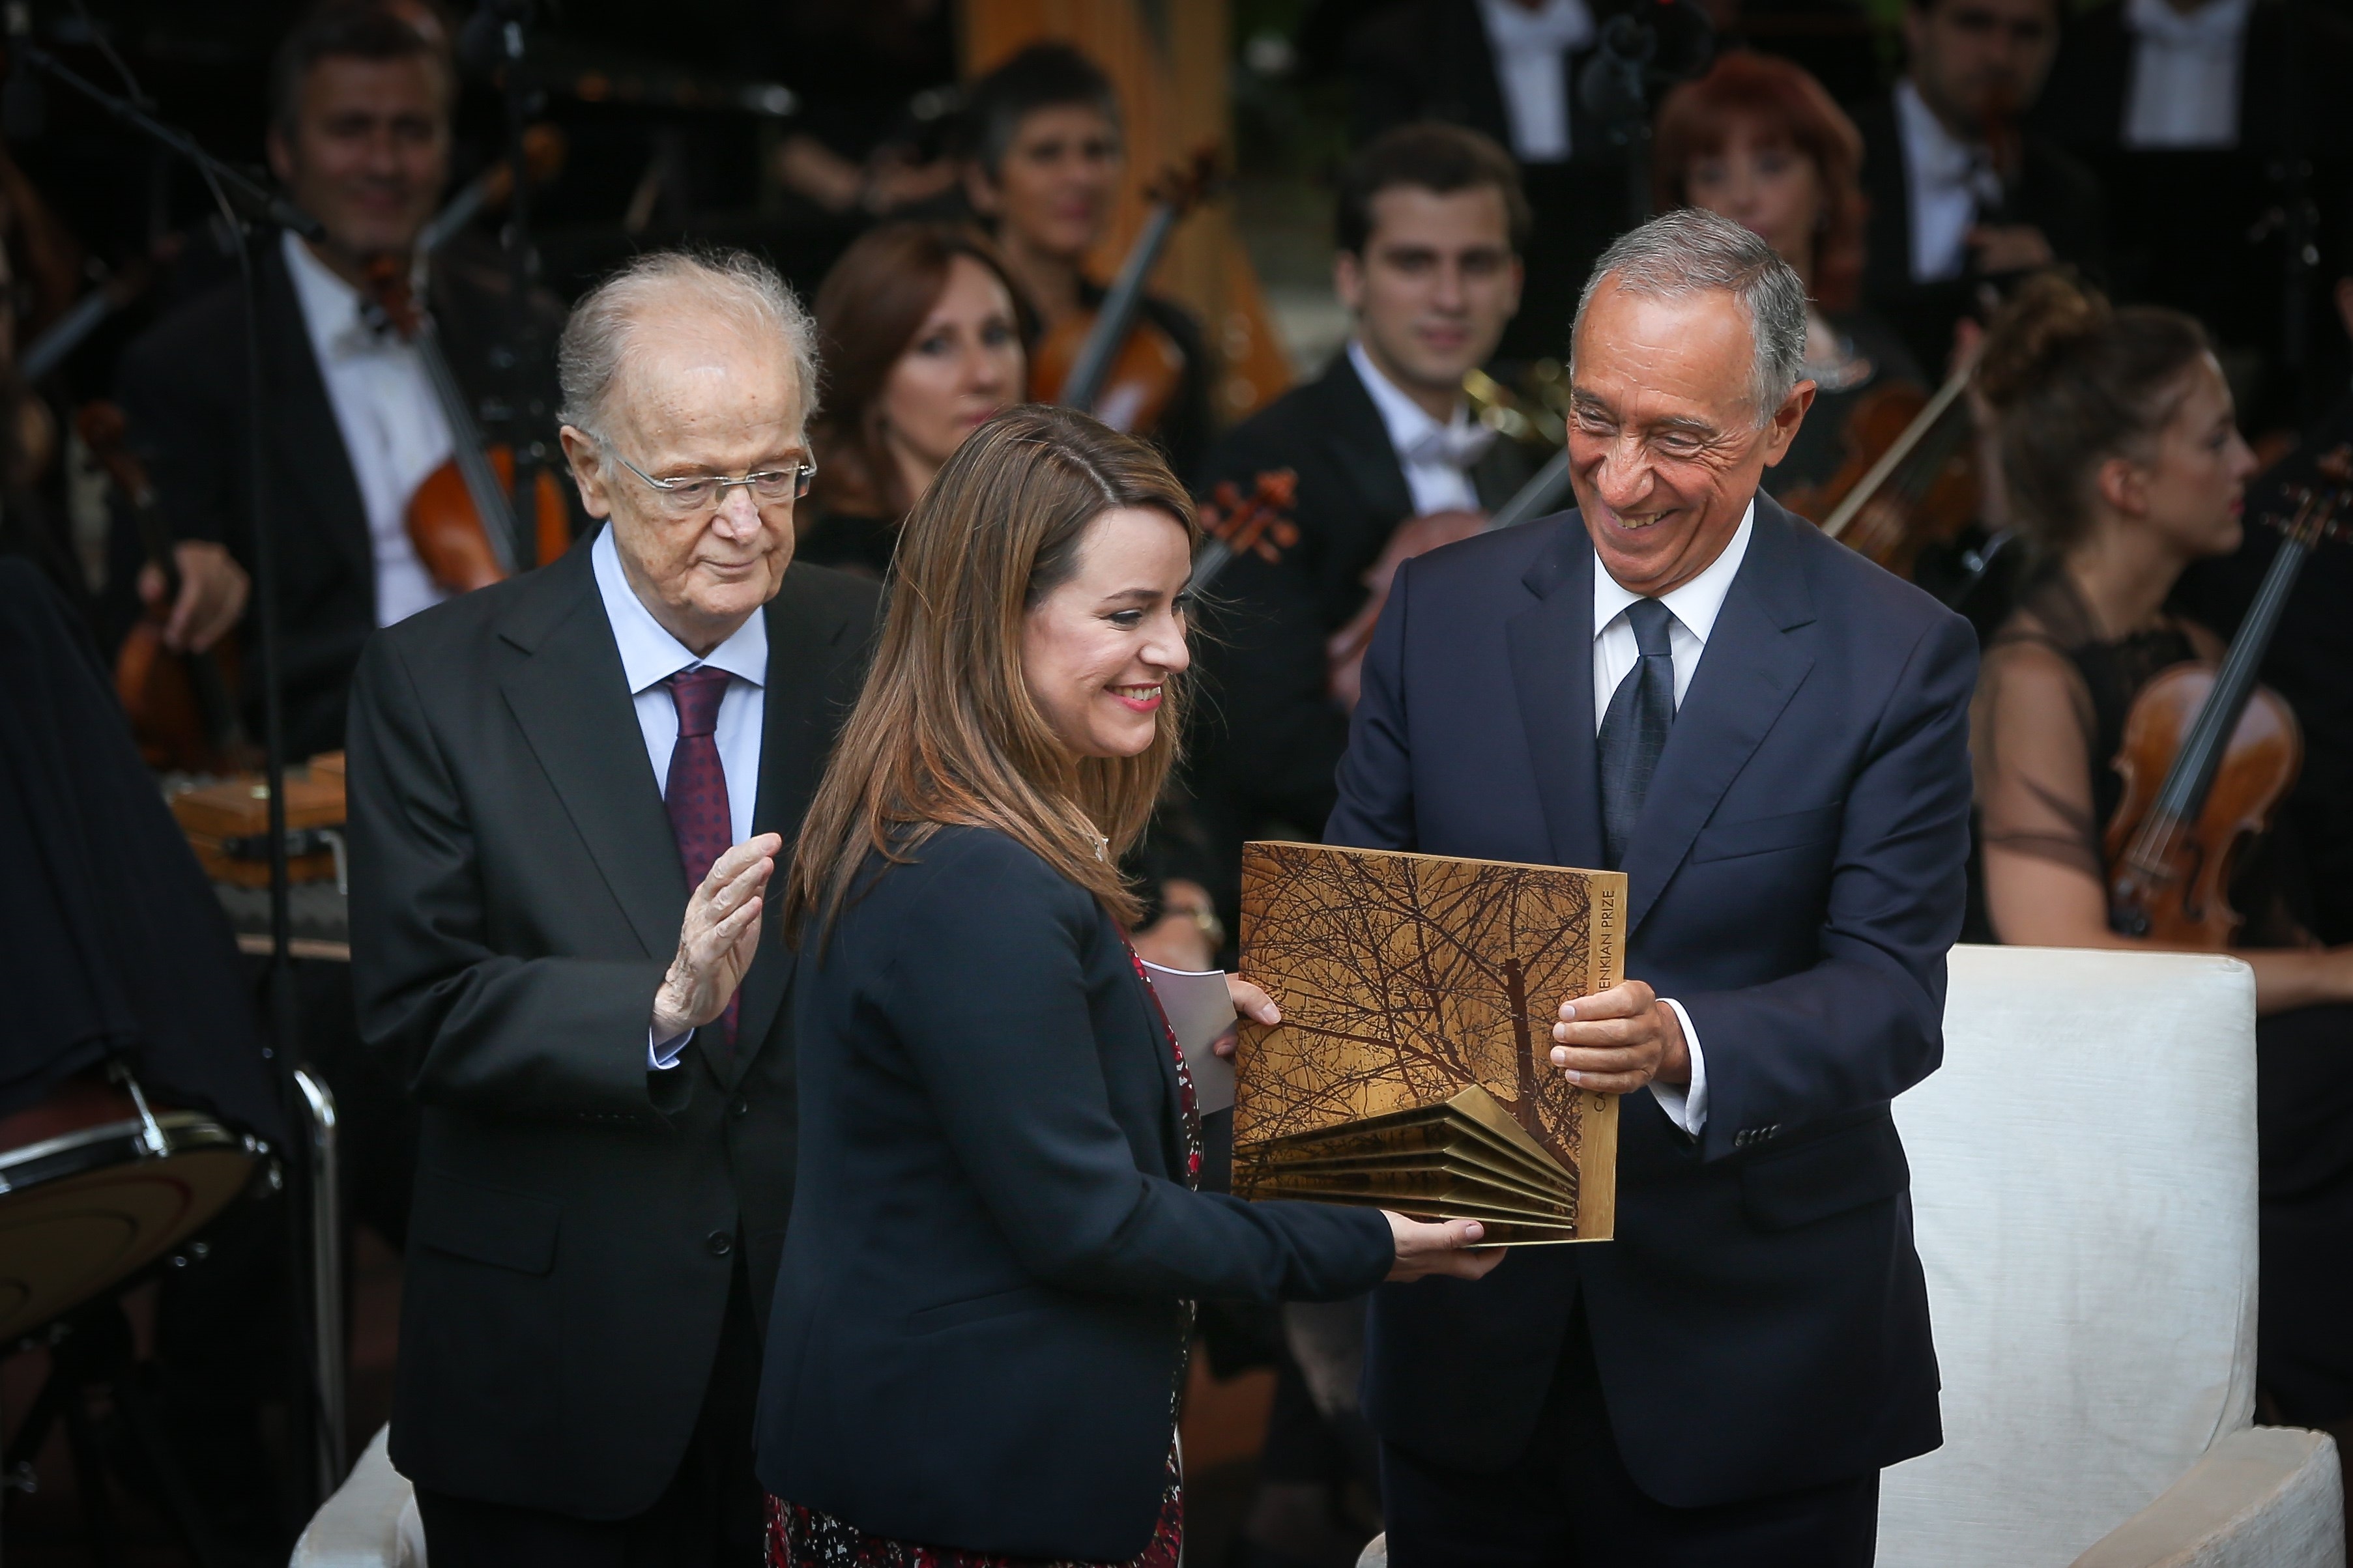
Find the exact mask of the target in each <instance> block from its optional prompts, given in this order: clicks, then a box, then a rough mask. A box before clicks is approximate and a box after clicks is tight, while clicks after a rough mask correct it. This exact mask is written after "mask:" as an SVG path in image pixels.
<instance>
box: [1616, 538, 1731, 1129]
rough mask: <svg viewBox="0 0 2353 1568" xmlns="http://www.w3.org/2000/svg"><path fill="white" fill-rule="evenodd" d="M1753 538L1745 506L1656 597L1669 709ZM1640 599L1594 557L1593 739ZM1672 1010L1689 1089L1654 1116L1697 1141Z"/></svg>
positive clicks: (1624, 668) (1655, 1086)
mask: <svg viewBox="0 0 2353 1568" xmlns="http://www.w3.org/2000/svg"><path fill="white" fill-rule="evenodd" d="M1756 531H1757V503H1756V502H1755V501H1754V500H1751V501H1750V502H1749V503H1748V510H1747V511H1746V512H1745V513H1743V514H1742V515H1741V519H1740V526H1739V527H1738V528H1737V529H1736V530H1734V531H1733V534H1732V542H1730V543H1729V544H1726V545H1725V547H1724V553H1723V554H1721V555H1718V556H1717V557H1716V558H1715V560H1714V561H1712V562H1710V563H1708V566H1707V569H1706V570H1705V571H1704V572H1702V573H1701V574H1699V575H1698V576H1696V577H1694V578H1693V579H1692V580H1691V581H1690V582H1688V583H1686V584H1683V586H1682V587H1680V588H1677V589H1675V590H1674V591H1673V592H1672V593H1669V594H1662V595H1659V603H1661V604H1662V605H1665V606H1666V607H1667V610H1668V612H1669V614H1671V615H1672V616H1673V617H1674V618H1673V619H1672V620H1670V621H1669V622H1668V623H1667V651H1668V653H1669V655H1670V656H1671V657H1672V658H1673V660H1674V667H1675V706H1676V708H1678V709H1681V708H1682V707H1683V693H1684V692H1686V691H1688V690H1690V689H1691V683H1692V677H1693V675H1694V674H1695V673H1696V672H1697V671H1698V669H1699V661H1700V658H1701V656H1702V655H1703V654H1704V653H1706V652H1707V638H1708V634H1709V633H1711V632H1713V631H1714V630H1715V617H1716V616H1717V614H1718V612H1720V611H1721V610H1723V608H1724V596H1725V595H1726V594H1729V593H1730V592H1731V591H1732V580H1733V579H1734V578H1735V577H1737V576H1738V575H1740V563H1741V562H1742V561H1744V560H1746V558H1747V555H1748V540H1749V536H1750V535H1751V534H1753V533H1755V532H1756ZM1639 598H1641V595H1639V594H1636V593H1634V592H1632V591H1631V590H1630V589H1628V588H1626V587H1624V586H1623V585H1621V584H1620V583H1619V581H1618V580H1617V579H1616V578H1615V577H1612V576H1611V575H1609V573H1608V572H1607V571H1606V570H1604V569H1603V567H1602V565H1601V562H1600V558H1599V556H1597V557H1595V559H1594V563H1593V727H1594V731H1595V732H1596V733H1599V731H1600V728H1601V721H1602V720H1603V719H1604V718H1605V717H1607V716H1608V714H1609V699H1610V698H1611V697H1613V696H1615V695H1616V694H1617V691H1618V688H1619V686H1620V683H1622V682H1623V681H1624V680H1625V679H1626V677H1627V676H1628V675H1629V674H1630V673H1632V671H1633V668H1634V665H1635V661H1636V660H1638V659H1639V658H1641V653H1642V650H1641V647H1638V646H1637V645H1636V643H1635V641H1634V625H1633V623H1632V622H1631V621H1630V620H1628V619H1627V618H1626V606H1627V605H1630V604H1632V603H1633V602H1634V601H1635V600H1636V599H1639ZM1660 1000H1661V1001H1662V1002H1665V1003H1666V1005H1668V1006H1670V1007H1672V1008H1673V1009H1674V1010H1675V1017H1676V1019H1677V1020H1678V1021H1679V1022H1681V1023H1682V1025H1683V1043H1684V1044H1685V1045H1687V1046H1689V1047H1691V1068H1692V1074H1691V1082H1690V1083H1689V1084H1688V1085H1687V1086H1685V1087H1683V1088H1681V1089H1678V1088H1675V1087H1674V1086H1672V1085H1671V1084H1663V1083H1656V1082H1654V1083H1652V1084H1651V1093H1652V1094H1654V1095H1656V1096H1658V1100H1659V1106H1660V1109H1662V1110H1664V1111H1665V1112H1666V1113H1667V1116H1668V1118H1669V1120H1671V1121H1673V1122H1674V1124H1675V1125H1676V1126H1678V1127H1680V1128H1682V1129H1683V1131H1686V1132H1688V1133H1690V1134H1691V1135H1692V1136H1693V1137H1694V1138H1696V1137H1698V1136H1699V1131H1700V1129H1701V1128H1702V1127H1704V1126H1705V1125H1706V1124H1707V1058H1705V1057H1703V1056H1702V1055H1700V1049H1699V1030H1698V1029H1697V1028H1695V1027H1694V1026H1693V1024H1692V1020H1691V1015H1690V1014H1689V1013H1686V1012H1684V1011H1683V1004H1682V1003H1680V1002H1677V1001H1675V1000H1673V999H1672V998H1671V997H1661V998H1660Z"/></svg>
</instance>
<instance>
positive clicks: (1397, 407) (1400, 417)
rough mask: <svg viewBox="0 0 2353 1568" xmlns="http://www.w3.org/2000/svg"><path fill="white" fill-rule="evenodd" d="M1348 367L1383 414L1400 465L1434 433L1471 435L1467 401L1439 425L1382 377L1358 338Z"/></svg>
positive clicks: (1459, 400) (1352, 343)
mask: <svg viewBox="0 0 2353 1568" xmlns="http://www.w3.org/2000/svg"><path fill="white" fill-rule="evenodd" d="M1348 363H1350V364H1352V365H1354V366H1356V379H1357V380H1358V381H1361V382H1363V383H1364V384H1365V391H1366V394H1367V395H1369V396H1370V397H1371V398H1372V400H1373V406H1374V407H1375V408H1377V409H1378V410H1379V411H1380V416H1381V423H1382V425H1383V426H1387V427H1388V433H1389V449H1390V450H1391V451H1394V452H1395V453H1397V455H1398V459H1399V460H1400V461H1405V460H1408V459H1409V458H1410V456H1411V454H1412V453H1413V452H1414V451H1415V450H1416V449H1418V448H1419V447H1420V446H1421V445H1422V442H1423V439H1424V437H1428V436H1429V435H1430V432H1431V431H1433V430H1445V431H1451V432H1455V433H1458V436H1459V437H1470V434H1471V405H1470V403H1469V401H1468V400H1467V399H1465V398H1461V397H1457V398H1456V399H1455V400H1454V415H1453V417H1452V418H1451V419H1449V420H1448V421H1447V422H1446V423H1445V424H1443V425H1440V423H1439V422H1438V421H1437V420H1435V419H1432V418H1431V417H1430V411H1429V410H1428V409H1426V408H1424V407H1422V405H1420V404H1419V403H1416V402H1415V401H1414V400H1413V399H1412V398H1410V397H1408V396H1407V395H1405V394H1404V393H1403V392H1402V391H1400V390H1398V385H1397V384H1396V383H1395V382H1393V381H1391V380H1389V378H1388V376H1385V375H1383V374H1381V373H1380V370H1379V369H1378V367H1377V366H1376V365H1375V364H1374V363H1373V356H1372V355H1370V354H1368V353H1366V352H1365V345H1364V344H1363V343H1362V342H1359V341H1358V340H1356V338H1353V337H1352V338H1350V339H1349V340H1348Z"/></svg>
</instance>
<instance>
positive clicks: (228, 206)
mask: <svg viewBox="0 0 2353 1568" xmlns="http://www.w3.org/2000/svg"><path fill="white" fill-rule="evenodd" d="M26 26H29V24H26ZM8 46H9V48H10V49H11V50H12V51H13V52H14V54H15V55H16V58H19V59H21V60H23V61H24V63H25V64H26V65H28V66H31V67H33V68H35V69H37V70H38V71H40V72H42V73H43V74H45V75H47V76H48V77H51V78H53V79H56V80H58V81H59V82H61V83H63V84H64V85H66V86H67V87H69V88H71V89H74V90H75V91H76V92H78V93H79V94H80V95H81V96H82V97H84V98H86V99H89V100H90V101H91V102H92V103H95V104H97V105H98V106H99V107H100V109H103V110H106V111H107V112H108V113H109V114H111V115H112V116H113V117H114V118H115V119H116V120H119V121H121V122H122V123H123V124H125V125H128V126H130V127H131V128H132V129H133V130H135V131H138V132H141V133H142V134H143V135H145V136H147V137H149V138H150V139H152V140H153V141H154V142H157V143H159V144H161V145H162V146H164V148H166V149H168V150H169V151H171V152H173V153H177V154H178V155H179V156H180V157H181V158H183V159H185V160H186V162H187V163H190V164H192V165H193V166H194V167H195V170H196V173H197V174H199V175H200V176H202V177H203V179H204V181H205V183H206V185H207V186H209V187H210V188H211V190H212V193H213V197H214V200H215V201H216V202H217V203H218V204H219V205H220V208H221V216H223V217H224V218H225V219H226V220H227V222H228V224H229V226H230V229H231V232H232V233H234V234H235V235H236V237H237V271H238V274H239V277H240V279H242V282H243V285H244V289H245V324H246V395H247V396H248V400H249V401H250V403H251V405H252V414H251V416H250V417H249V418H248V420H247V422H246V426H247V449H246V460H247V462H248V465H249V467H250V468H251V470H252V471H251V478H250V481H249V484H250V489H249V493H250V495H251V498H252V499H251V506H252V527H253V610H254V620H255V625H256V629H257V631H258V632H259V637H257V638H256V639H255V641H256V649H255V651H256V655H257V657H256V659H255V663H256V667H257V669H256V673H257V677H258V679H259V685H260V688H261V744H262V777H263V779H264V781H265V783H266V785H267V787H268V791H269V969H268V971H267V975H266V978H265V981H264V984H263V993H264V995H265V996H266V998H267V1004H266V1010H265V1019H266V1023H265V1030H264V1039H265V1041H266V1044H265V1045H264V1046H263V1047H262V1054H263V1056H264V1057H265V1058H268V1059H269V1062H270V1065H271V1066H272V1068H274V1069H275V1070H276V1073H277V1076H278V1079H279V1089H280V1096H281V1098H282V1099H283V1100H284V1102H285V1106H286V1122H287V1125H288V1127H289V1128H290V1129H300V1128H305V1127H311V1126H314V1125H315V1124H316V1122H315V1117H314V1113H313V1108H314V1105H315V1103H316V1101H317V1100H318V1098H319V1090H318V1088H317V1086H316V1085H315V1084H314V1083H313V1082H312V1081H311V1079H310V1076H309V1075H308V1074H306V1073H303V1072H301V1070H300V1069H301V1015H300V1008H299V1004H298V1000H297V997H296V994H295V990H294V967H293V954H292V941H293V911H292V907H291V902H290V898H291V884H290V879H289V877H288V869H287V857H286V718H285V700H284V692H283V690H282V689H281V684H280V671H281V669H282V668H283V664H282V650H281V648H280V632H279V625H278V546H277V541H276V538H275V537H274V535H273V533H272V531H271V520H270V510H271V509H270V505H269V459H268V449H267V447H266V445H265V443H264V439H263V436H262V416H263V408H264V405H263V401H262V399H263V378H262V371H261V336H260V321H261V289H260V283H259V274H258V273H257V271H256V269H255V267H254V262H253V254H252V250H253V247H252V231H251V226H250V224H249V223H248V221H245V220H247V219H250V218H253V217H259V218H261V219H263V220H265V221H267V222H269V223H271V224H274V225H276V226H279V227H280V228H284V229H288V230H290V231H291V232H292V233H294V234H296V235H298V236H300V237H302V238H304V239H314V240H315V239H324V238H325V237H326V229H325V227H324V226H322V224H321V223H320V222H319V220H318V219H317V218H314V217H312V216H311V215H310V214H308V213H306V212H304V211H302V209H301V208H300V207H298V206H296V205H294V204H293V203H292V202H290V201H288V200H287V199H286V198H285V197H284V196H282V195H278V194H277V193H276V192H274V191H271V190H269V188H268V187H266V186H264V185H262V184H260V183H259V182H258V181H256V180H254V179H252V178H251V177H250V176H248V175H247V174H245V173H244V172H243V171H241V170H239V169H237V168H236V167H234V166H233V165H231V164H229V163H224V162H222V161H221V160H220V159H218V158H216V157H215V156H213V154H211V153H207V152H206V151H205V150H204V148H202V147H200V146H198V145H197V144H196V142H195V139H194V138H193V137H191V136H189V135H188V134H187V132H184V131H181V130H180V129H178V128H177V127H175V126H172V125H168V124H166V123H164V121H161V120H158V119H156V118H155V117H154V116H153V114H150V113H149V112H147V110H145V109H144V108H142V106H141V105H140V104H138V103H137V102H134V101H133V100H132V99H130V98H127V97H124V96H123V95H121V94H119V93H114V92H110V91H108V90H107V89H105V88H102V87H100V86H99V85H98V84H97V83H96V82H93V81H91V80H90V79H88V78H86V77H84V76H83V75H81V73H79V71H76V70H74V69H73V68H71V67H69V66H68V65H66V64H65V62H63V61H62V60H60V59H58V58H57V57H56V56H55V55H52V54H50V53H49V52H48V51H47V49H45V48H42V47H40V46H39V45H37V44H36V43H34V42H33V41H32V39H31V38H30V37H28V36H27V35H26V31H24V30H12V36H11V37H10V38H9V40H8ZM330 1115H331V1116H332V1112H330ZM296 1136H297V1137H298V1138H299V1137H301V1134H300V1133H299V1132H298V1133H296ZM282 1168H283V1169H284V1170H285V1171H286V1172H287V1173H289V1177H290V1180H289V1185H290V1187H291V1188H292V1191H290V1193H289V1194H288V1198H289V1200H290V1208H289V1218H290V1225H291V1229H292V1238H293V1249H292V1253H291V1257H292V1258H293V1259H294V1260H295V1262H296V1270H295V1275H294V1279H293V1280H292V1283H293V1284H294V1287H295V1289H294V1300H295V1306H294V1321H295V1324H296V1328H297V1333H296V1339H297V1341H298V1360H299V1363H300V1365H301V1380H300V1381H301V1394H302V1396H301V1397H300V1398H297V1399H295V1400H293V1401H292V1402H291V1408H290V1415H291V1416H292V1418H293V1419H292V1422H291V1425H292V1427H293V1430H292V1432H290V1434H289V1436H290V1447H292V1449H293V1451H294V1452H296V1453H298V1454H299V1453H301V1452H303V1451H305V1450H309V1451H311V1453H312V1454H313V1455H314V1456H316V1458H318V1461H319V1462H318V1467H317V1469H318V1474H317V1480H318V1483H319V1493H318V1497H317V1498H314V1499H312V1502H313V1503H314V1504H315V1502H316V1501H318V1500H321V1499H323V1498H324V1497H325V1495H326V1494H327V1493H328V1492H330V1491H332V1489H334V1487H335V1485H336V1484H337V1483H339V1482H340V1481H341V1480H342V1479H343V1478H342V1475H341V1473H340V1470H341V1458H340V1457H341V1454H342V1449H343V1434H342V1433H341V1432H340V1431H332V1432H331V1431H328V1430H327V1429H326V1428H327V1426H328V1423H327V1422H326V1421H325V1420H323V1419H322V1408H321V1405H322V1398H323V1397H324V1394H325V1393H326V1390H325V1388H324V1387H323V1386H322V1384H323V1381H324V1380H323V1379H322V1369H323V1368H324V1367H325V1366H326V1364H327V1358H326V1357H325V1355H324V1354H322V1350H323V1348H324V1347H325V1346H327V1345H329V1344H331V1343H332V1344H340V1342H341V1340H342V1334H343V1325H342V1324H341V1323H340V1322H335V1323H329V1322H322V1321H314V1320H315V1318H316V1316H317V1313H316V1301H315V1297H316V1295H317V1294H318V1293H317V1292H315V1291H312V1292H306V1291H305V1290H304V1289H303V1288H302V1285H301V1261H302V1260H303V1259H304V1258H306V1257H310V1256H311V1252H312V1249H313V1248H314V1247H316V1246H317V1245H318V1237H317V1236H316V1235H315V1232H316V1230H317V1228H318V1227H317V1226H314V1225H308V1224H306V1223H305V1220H304V1214H305V1210H306V1208H310V1207H311V1206H313V1203H312V1201H310V1200H315V1196H316V1194H313V1193H312V1192H311V1190H310V1189H311V1181H310V1179H309V1169H308V1166H307V1165H306V1164H305V1163H304V1161H303V1160H302V1159H301V1158H300V1157H299V1156H298V1157H295V1158H290V1159H288V1160H286V1161H284V1162H283V1163H282ZM313 1262H314V1265H315V1262H316V1259H315V1258H314V1259H313ZM314 1271H315V1268H314ZM338 1364H340V1363H338Z"/></svg>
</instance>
